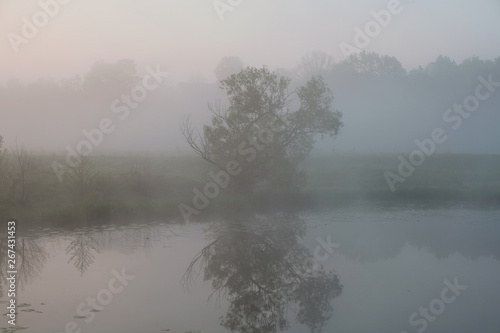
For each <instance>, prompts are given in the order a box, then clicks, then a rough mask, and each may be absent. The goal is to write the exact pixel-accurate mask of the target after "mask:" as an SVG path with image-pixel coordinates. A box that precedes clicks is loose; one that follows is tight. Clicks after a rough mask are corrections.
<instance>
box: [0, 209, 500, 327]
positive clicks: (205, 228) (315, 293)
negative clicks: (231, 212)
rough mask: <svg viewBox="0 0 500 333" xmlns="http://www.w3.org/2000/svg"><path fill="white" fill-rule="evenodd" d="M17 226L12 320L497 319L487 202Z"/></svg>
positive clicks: (499, 275) (499, 281)
mask: <svg viewBox="0 0 500 333" xmlns="http://www.w3.org/2000/svg"><path fill="white" fill-rule="evenodd" d="M18 230H19V231H18V232H19V235H18V238H17V246H16V253H17V262H16V265H17V267H16V268H17V271H18V274H17V281H18V285H17V289H18V290H17V313H18V314H17V319H16V321H17V326H16V328H18V329H19V328H24V329H23V330H22V332H37V333H40V332H47V333H49V332H51V333H56V332H93V333H98V332H107V333H150V332H153V333H154V332H158V333H160V332H167V331H169V332H173V333H177V332H181V333H184V332H203V333H204V332H207V333H208V332H230V331H231V330H232V331H234V332H275V331H279V330H284V331H288V332H310V331H314V332H319V331H321V330H322V331H324V332H370V333H373V332H394V333H400V332H407V333H410V332H424V331H425V332H441V333H443V332H445V333H446V332H450V333H451V332H453V333H457V332H484V333H499V332H500V319H499V315H500V211H498V210H466V209H459V208H457V209H442V210H440V209H414V208H400V207H399V208H390V207H386V208H383V209H381V208H356V209H355V208H344V209H337V210H332V211H322V212H312V211H311V212H303V213H301V214H283V213H280V214H278V213H277V214H269V215H254V216H235V217H233V218H225V219H214V220H213V221H206V222H204V223H190V224H175V223H170V224H169V223H160V222H158V223H141V221H137V223H135V224H128V225H106V226H99V227H88V228H76V227H67V228H64V229H61V228H59V229H54V228H27V227H23V226H22V225H19V226H18ZM6 249H7V242H6V240H5V239H2V241H1V251H2V253H3V252H6V251H7V250H6ZM1 258H2V262H1V271H2V272H3V273H4V275H5V273H6V272H7V267H6V265H7V258H6V255H2V256H1ZM8 288H9V287H8V284H7V281H6V280H5V276H4V279H2V281H1V289H0V290H1V295H2V297H1V300H2V305H3V306H4V311H3V313H5V312H6V306H7V305H8V303H7V302H8V299H9V298H8V297H7V292H8ZM2 318H7V317H2ZM7 320H8V319H4V320H3V322H2V324H0V326H1V327H3V330H2V332H10V331H11V330H10V329H11V328H13V327H12V326H11V325H8V324H7Z"/></svg>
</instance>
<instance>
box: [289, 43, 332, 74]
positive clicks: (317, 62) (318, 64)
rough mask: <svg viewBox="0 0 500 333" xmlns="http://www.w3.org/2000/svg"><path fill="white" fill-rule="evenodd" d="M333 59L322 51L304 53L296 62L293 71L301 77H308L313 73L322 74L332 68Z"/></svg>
mask: <svg viewBox="0 0 500 333" xmlns="http://www.w3.org/2000/svg"><path fill="white" fill-rule="evenodd" d="M334 63H335V60H334V59H333V57H332V56H329V55H328V54H326V53H325V52H323V51H317V50H316V51H312V52H308V53H306V54H305V55H304V56H303V57H302V58H301V59H300V61H299V62H298V64H297V67H296V69H295V72H296V73H297V76H298V77H299V78H301V79H309V78H310V77H311V76H313V75H318V74H323V72H326V71H329V70H331V69H332V68H333V65H334Z"/></svg>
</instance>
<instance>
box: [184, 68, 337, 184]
mask: <svg viewBox="0 0 500 333" xmlns="http://www.w3.org/2000/svg"><path fill="white" fill-rule="evenodd" d="M289 83H290V79H288V78H284V77H278V76H277V74H275V73H271V72H270V71H269V70H268V69H267V68H266V67H263V68H261V69H257V68H247V69H245V70H243V71H241V72H240V73H238V74H234V75H231V76H230V77H229V78H227V79H225V80H223V81H222V82H221V88H222V89H223V90H224V91H226V93H227V95H228V98H229V107H228V108H222V107H221V106H220V105H219V104H218V105H216V107H213V106H210V107H209V108H210V110H211V111H212V112H213V114H214V116H213V117H212V124H211V125H205V126H204V128H203V135H201V134H199V133H198V132H196V130H195V129H194V128H193V126H192V125H191V122H190V120H189V119H186V120H185V121H184V122H183V124H182V127H181V131H182V133H183V135H184V137H185V138H186V141H187V143H188V144H189V145H190V146H191V148H192V149H193V150H194V151H195V152H196V153H197V154H198V155H199V156H200V157H201V158H203V159H204V160H205V161H207V162H209V163H210V164H212V165H213V166H215V167H216V168H218V169H221V170H224V169H226V166H227V163H229V162H234V161H236V162H237V164H238V165H239V166H240V167H241V168H242V172H241V173H240V174H239V175H238V176H237V177H232V178H231V181H230V189H232V190H234V191H238V192H247V191H251V190H253V189H255V188H257V187H259V186H260V187H264V188H268V189H269V188H272V189H279V190H286V189H290V188H291V187H293V186H294V180H295V179H296V176H297V174H296V167H297V165H298V163H299V162H300V161H301V160H303V159H304V158H305V157H307V156H308V154H309V152H310V151H311V149H312V148H313V144H314V141H315V140H314V138H315V136H317V135H318V134H320V135H330V136H336V135H337V134H338V133H339V131H340V128H341V127H342V125H343V124H342V121H341V118H342V113H341V112H340V111H338V110H335V109H334V108H333V105H332V104H333V94H332V92H331V90H330V89H329V88H328V87H327V85H326V84H325V83H324V81H323V79H322V78H321V77H313V78H311V80H309V81H308V82H307V83H306V84H305V85H304V86H302V87H300V88H298V89H297V90H296V91H295V92H294V93H289V92H288V89H287V88H288V85H289ZM294 99H295V100H294ZM291 107H294V109H295V110H294V111H291V110H290V108H291Z"/></svg>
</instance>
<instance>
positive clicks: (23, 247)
mask: <svg viewBox="0 0 500 333" xmlns="http://www.w3.org/2000/svg"><path fill="white" fill-rule="evenodd" d="M8 249H9V248H8V247H7V240H6V239H2V240H1V241H0V271H1V272H2V277H1V278H0V298H1V297H3V295H4V290H3V286H4V284H6V283H7V275H6V274H7V271H10V270H12V269H8V267H9V262H8V259H9V258H8V256H7V250H8ZM15 253H16V257H15V270H16V271H17V280H18V283H19V286H20V287H22V286H23V285H24V284H28V283H31V282H32V281H33V280H35V279H36V278H37V277H38V276H39V275H40V273H41V271H42V268H43V266H44V265H45V263H46V261H47V259H48V252H47V250H46V249H45V247H44V246H43V245H42V244H41V243H40V241H39V240H37V239H33V238H18V239H17V242H16V247H15Z"/></svg>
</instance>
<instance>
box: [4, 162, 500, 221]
mask: <svg viewBox="0 0 500 333" xmlns="http://www.w3.org/2000/svg"><path fill="white" fill-rule="evenodd" d="M403 156H405V157H406V155H403ZM40 159H41V161H42V167H43V168H42V169H43V174H42V175H41V177H40V179H39V181H38V182H37V183H36V184H34V186H33V187H32V188H31V191H30V198H29V201H28V203H26V204H24V205H21V204H19V203H16V201H15V200H13V198H12V197H11V196H10V195H9V187H8V184H5V182H4V184H2V185H0V193H1V194H0V219H2V220H7V219H17V220H19V221H26V222H27V223H32V224H38V225H45V224H47V225H49V224H51V225H53V224H58V225H64V224H74V223H78V224H89V223H90V224H102V223H106V222H110V221H113V222H115V223H116V222H117V221H129V220H134V219H141V220H166V221H171V220H173V221H181V220H182V217H181V214H180V212H179V209H178V205H179V204H180V203H185V204H188V205H192V198H193V192H192V190H193V188H195V187H197V188H199V189H202V188H203V186H204V185H205V180H204V179H205V176H206V174H207V172H208V168H207V167H206V165H204V164H203V163H202V162H201V161H200V160H199V159H198V158H196V157H194V156H184V157H183V156H178V157H166V156H151V157H140V156H94V157H92V160H93V161H94V163H95V165H96V171H97V173H98V177H97V178H96V182H95V184H94V185H93V187H92V189H91V191H89V193H88V195H87V196H86V198H85V200H80V199H79V198H78V197H77V196H76V195H75V191H74V189H72V188H71V187H70V186H68V183H67V182H64V183H62V184H61V183H59V182H58V180H57V178H56V176H55V174H54V172H53V171H52V169H51V167H50V165H51V163H52V161H53V160H54V159H56V160H58V161H61V162H62V161H63V157H54V156H41V157H40ZM398 164H399V161H398V155H396V154H370V155H356V154H332V155H324V156H312V157H310V158H309V159H307V160H306V161H305V162H304V163H302V165H301V166H300V167H301V169H303V170H304V171H305V172H306V175H307V183H306V185H305V186H304V187H303V188H302V189H301V190H300V191H298V192H294V193H258V194H250V195H239V196H234V195H229V194H227V193H224V192H223V191H222V192H221V194H220V195H219V196H218V197H216V198H214V199H210V204H209V205H208V207H207V208H206V209H204V210H203V212H202V214H200V215H198V216H193V219H197V218H198V219H203V218H207V217H208V218H210V217H211V216H216V215H223V214H233V213H237V212H241V211H270V210H282V209H287V210H288V209H295V210H302V209H319V208H324V207H341V206H346V205H357V204H373V205H419V206H422V205H423V206H432V207H440V206H456V205H459V206H462V207H463V206H471V207H473V206H475V207H494V208H498V207H500V156H498V155H451V154H442V155H437V154H436V155H433V156H431V157H429V158H427V159H426V161H425V163H424V164H423V165H421V166H420V167H417V168H416V171H415V172H414V174H413V175H412V176H410V177H409V178H407V179H406V180H405V182H404V183H399V184H397V185H396V191H395V192H391V191H390V190H389V187H388V185H387V183H386V180H385V178H384V172H385V171H392V172H395V173H397V167H398Z"/></svg>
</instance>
